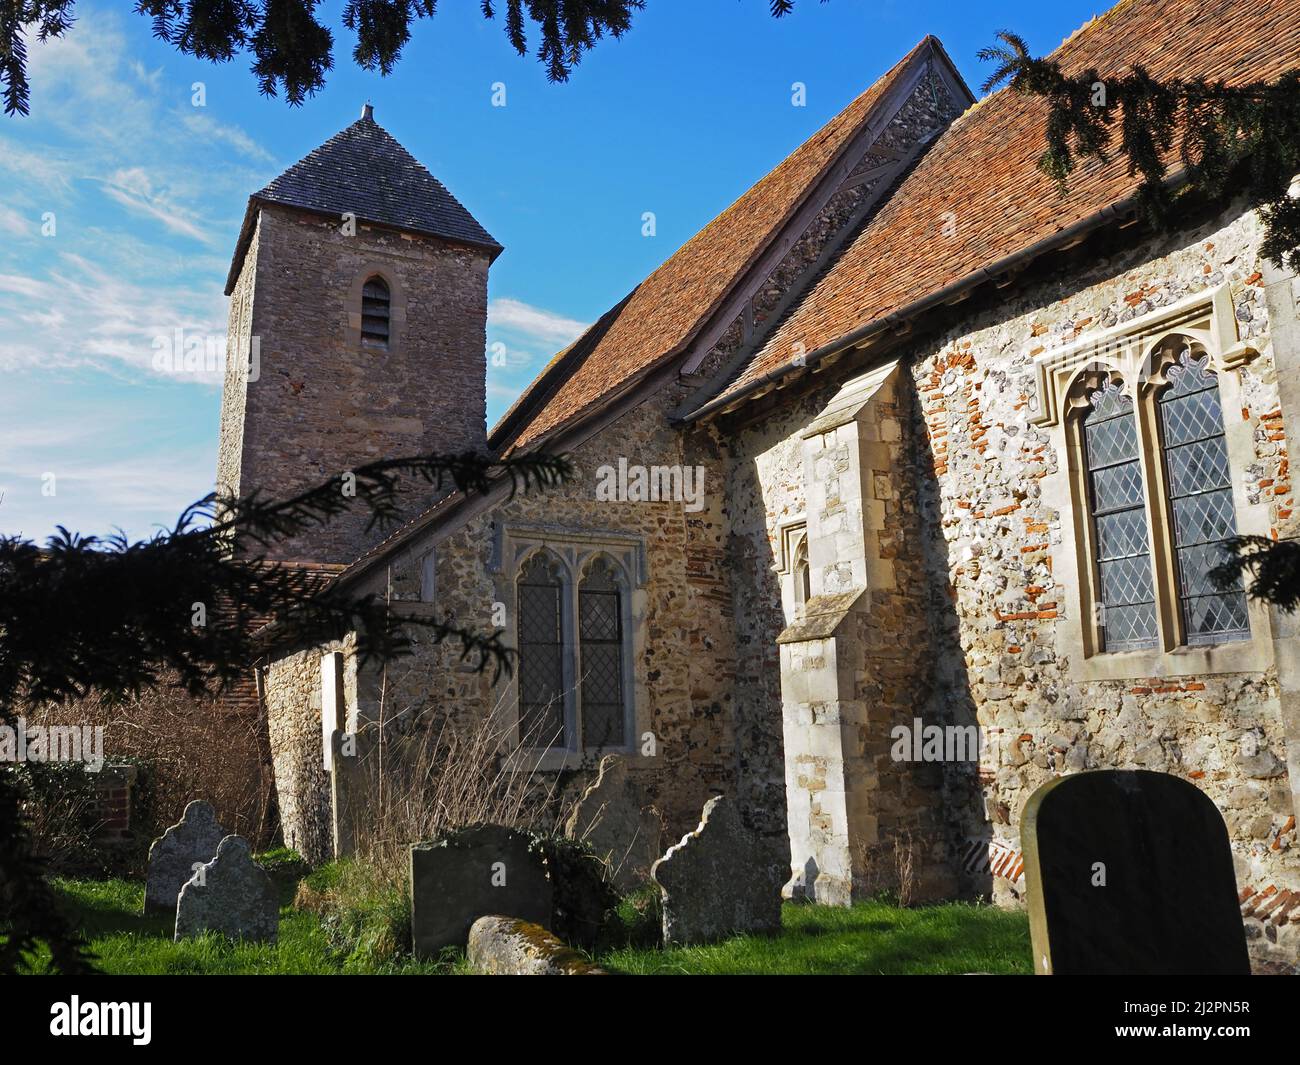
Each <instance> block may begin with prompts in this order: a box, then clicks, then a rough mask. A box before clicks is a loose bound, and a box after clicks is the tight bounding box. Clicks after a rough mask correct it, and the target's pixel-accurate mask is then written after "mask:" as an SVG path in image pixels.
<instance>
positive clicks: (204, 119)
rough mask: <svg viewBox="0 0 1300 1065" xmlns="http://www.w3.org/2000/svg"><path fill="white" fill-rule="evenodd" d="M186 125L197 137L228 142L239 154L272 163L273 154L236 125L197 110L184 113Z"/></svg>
mask: <svg viewBox="0 0 1300 1065" xmlns="http://www.w3.org/2000/svg"><path fill="white" fill-rule="evenodd" d="M183 121H184V123H185V125H186V127H187V128H188V129H189V130H190V131H191V132H192V133H194V135H195V136H198V137H207V138H208V139H210V140H214V141H220V142H221V143H223V144H228V145H230V147H232V148H234V149H235V151H237V152H239V154H240V155H243V156H245V157H246V158H248V159H253V160H255V161H256V162H259V163H274V162H275V156H273V155H272V154H271V153H270V152H268V151H267V150H266V149H265V148H263V147H262V146H261V145H260V144H258V143H257V141H255V140H253V138H252V137H250V136H249V135H248V134H247V133H245V132H244V131H243V130H242V129H240V128H239V127H238V126H232V125H228V124H227V123H225V122H218V121H217V120H216V119H215V118H213V117H212V116H211V115H205V114H203V113H201V112H199V111H195V112H194V113H193V114H190V115H186V116H185V118H184V120H183Z"/></svg>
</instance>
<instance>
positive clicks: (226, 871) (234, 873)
mask: <svg viewBox="0 0 1300 1065" xmlns="http://www.w3.org/2000/svg"><path fill="white" fill-rule="evenodd" d="M279 931H280V900H279V897H278V895H277V893H276V890H275V884H274V883H273V882H272V881H271V877H270V875H269V874H268V873H267V871H266V870H265V869H263V868H262V867H261V866H260V865H258V864H257V863H256V862H255V861H253V854H252V851H250V850H249V847H248V840H246V839H244V837H243V836H227V837H226V838H225V839H223V840H222V841H221V843H220V844H219V845H218V846H217V853H216V856H215V857H214V858H213V859H212V860H211V861H210V862H207V863H205V864H204V865H202V866H200V867H199V868H198V869H196V870H195V871H194V875H193V876H192V877H190V879H189V880H187V881H186V882H185V886H184V887H182V888H181V894H180V898H178V899H177V900H176V939H177V940H178V941H179V940H181V939H184V938H185V937H186V936H197V935H201V934H202V933H203V932H220V933H221V934H222V935H225V936H229V937H230V938H231V939H247V940H252V941H254V942H264V941H269V942H272V943H273V942H275V939H276V936H277V935H278V934H279Z"/></svg>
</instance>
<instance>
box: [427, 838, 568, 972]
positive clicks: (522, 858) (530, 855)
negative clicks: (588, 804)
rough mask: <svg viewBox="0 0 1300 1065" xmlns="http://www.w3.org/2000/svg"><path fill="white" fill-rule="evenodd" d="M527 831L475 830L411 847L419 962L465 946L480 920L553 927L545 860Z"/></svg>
mask: <svg viewBox="0 0 1300 1065" xmlns="http://www.w3.org/2000/svg"><path fill="white" fill-rule="evenodd" d="M529 844H530V839H529V837H528V836H527V835H526V834H525V833H523V832H517V831H515V830H514V829H511V828H504V827H502V826H500V825H475V826H472V827H470V828H466V829H462V830H461V831H459V832H454V833H452V834H450V835H448V836H446V837H444V838H442V839H439V840H435V841H434V842H432V843H417V844H415V845H413V846H412V847H411V936H412V939H413V940H414V945H415V953H416V954H417V955H418V956H419V957H423V958H431V957H436V956H437V954H438V952H439V951H440V950H442V949H443V948H444V947H453V946H454V947H463V946H465V944H466V942H467V941H468V939H469V930H470V926H471V925H473V923H474V922H475V921H476V920H478V919H479V918H480V917H486V916H490V915H493V914H501V915H504V916H507V917H518V918H520V919H521V920H524V921H530V922H532V923H533V924H539V925H542V926H543V927H549V926H550V925H551V923H552V921H551V905H552V898H553V895H552V889H551V881H550V878H549V877H548V876H547V869H546V861H545V859H544V858H543V857H542V856H541V855H540V854H539V853H537V852H535V851H533V850H531V849H530V847H529Z"/></svg>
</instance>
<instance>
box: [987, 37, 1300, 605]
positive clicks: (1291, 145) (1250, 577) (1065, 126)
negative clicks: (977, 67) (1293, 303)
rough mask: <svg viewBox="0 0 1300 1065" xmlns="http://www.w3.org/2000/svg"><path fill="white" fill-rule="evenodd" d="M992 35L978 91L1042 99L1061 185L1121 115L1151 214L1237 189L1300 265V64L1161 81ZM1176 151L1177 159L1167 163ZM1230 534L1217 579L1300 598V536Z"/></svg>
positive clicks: (1049, 150) (1104, 154)
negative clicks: (1063, 61)
mask: <svg viewBox="0 0 1300 1065" xmlns="http://www.w3.org/2000/svg"><path fill="white" fill-rule="evenodd" d="M998 39H999V42H1000V43H999V44H997V45H994V46H991V47H988V48H984V49H981V51H980V53H979V56H980V58H981V59H983V60H985V61H987V62H993V63H996V64H997V67H996V68H995V69H994V71H993V73H992V74H991V75H990V76H989V78H988V80H987V81H986V82H985V84H984V86H983V88H984V91H985V92H988V91H989V90H991V89H993V88H995V87H997V86H999V85H1001V84H1003V83H1004V82H1009V83H1010V89H1011V91H1012V92H1016V93H1022V94H1025V95H1033V96H1041V97H1043V98H1044V99H1045V100H1046V101H1047V103H1048V108H1049V109H1048V114H1047V128H1046V141H1047V144H1046V147H1045V148H1044V149H1043V153H1042V155H1041V156H1040V157H1039V160H1038V166H1039V168H1040V169H1041V170H1042V171H1043V172H1044V173H1046V174H1049V175H1051V176H1052V177H1053V178H1054V179H1055V180H1056V181H1057V183H1058V185H1059V186H1060V188H1061V190H1062V191H1063V192H1066V191H1068V189H1069V179H1070V175H1071V174H1072V173H1073V172H1074V170H1075V168H1076V167H1077V166H1078V164H1079V163H1080V162H1081V161H1082V160H1086V159H1096V160H1099V161H1101V162H1105V161H1107V160H1108V159H1109V156H1110V152H1111V151H1112V141H1113V139H1114V138H1113V134H1114V130H1115V126H1116V124H1118V126H1119V134H1120V136H1119V151H1120V152H1121V153H1122V154H1123V155H1124V156H1126V157H1127V159H1128V172H1129V174H1130V175H1140V176H1141V179H1142V180H1141V185H1140V187H1139V196H1140V199H1141V202H1142V203H1143V205H1144V206H1145V208H1146V213H1147V216H1148V218H1149V220H1150V221H1151V222H1153V223H1155V224H1157V225H1160V226H1165V227H1168V226H1170V225H1172V224H1173V223H1174V222H1175V220H1176V217H1177V207H1178V201H1179V197H1180V196H1181V195H1184V194H1186V193H1187V192H1194V193H1197V194H1200V195H1202V196H1204V197H1207V198H1209V199H1211V200H1217V199H1219V198H1221V197H1223V196H1224V195H1226V194H1228V193H1229V192H1242V193H1245V194H1246V195H1247V196H1248V197H1249V198H1250V199H1251V200H1252V201H1253V202H1256V203H1259V204H1261V209H1260V213H1261V216H1262V217H1263V220H1264V226H1265V234H1264V239H1263V241H1262V242H1261V246H1260V251H1261V253H1262V254H1263V255H1264V256H1265V257H1266V258H1268V259H1270V260H1271V261H1272V262H1273V263H1274V264H1276V265H1277V266H1279V267H1282V268H1286V269H1290V270H1293V271H1300V199H1297V198H1296V197H1295V196H1292V195H1291V194H1290V192H1289V190H1290V188H1291V185H1292V182H1293V181H1294V180H1295V177H1296V175H1297V174H1300V69H1296V70H1291V71H1289V72H1288V73H1286V74H1283V75H1282V77H1280V78H1279V79H1278V80H1277V81H1274V82H1264V81H1252V82H1247V83H1243V84H1238V85H1229V84H1227V83H1226V82H1224V81H1209V80H1207V79H1205V78H1174V79H1171V80H1167V81H1157V80H1156V79H1154V78H1152V77H1151V75H1150V74H1149V73H1148V72H1147V71H1146V70H1145V69H1143V68H1142V67H1134V68H1133V69H1132V70H1131V71H1130V72H1129V73H1127V74H1106V75H1103V74H1101V73H1100V72H1099V71H1097V70H1096V69H1095V68H1090V69H1088V70H1084V71H1082V72H1080V73H1078V74H1074V75H1067V74H1065V73H1064V72H1063V71H1062V70H1061V67H1060V64H1059V63H1056V62H1055V61H1053V60H1048V59H1035V58H1034V57H1032V56H1031V55H1030V54H1029V48H1028V46H1027V45H1026V44H1025V41H1024V39H1023V38H1021V37H1019V36H1017V35H1016V34H1014V33H1011V32H1009V31H1003V32H1002V33H999V34H998ZM1175 157H1176V158H1177V159H1179V161H1180V162H1181V164H1182V171H1181V173H1180V174H1175V175H1170V174H1169V163H1170V160H1171V159H1172V158H1175ZM1226 546H1227V558H1226V559H1225V560H1224V561H1223V562H1222V563H1220V564H1219V565H1218V566H1216V567H1215V568H1214V569H1213V570H1211V571H1210V577H1211V579H1212V580H1213V581H1214V582H1215V583H1216V584H1217V585H1219V587H1221V588H1232V587H1238V586H1239V582H1245V583H1246V587H1247V592H1248V593H1249V594H1250V595H1251V596H1252V597H1253V598H1256V599H1261V600H1263V601H1265V602H1268V603H1272V604H1274V605H1275V606H1277V607H1279V608H1280V609H1282V610H1285V611H1287V612H1291V611H1294V610H1295V609H1296V608H1297V607H1300V544H1297V543H1296V542H1295V541H1290V540H1283V541H1274V540H1270V539H1267V538H1265V537H1261V536H1242V537H1236V538H1235V539H1233V540H1231V541H1229V542H1228V544H1227V545H1226Z"/></svg>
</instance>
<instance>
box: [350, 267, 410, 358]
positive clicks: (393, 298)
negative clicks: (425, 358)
mask: <svg viewBox="0 0 1300 1065" xmlns="http://www.w3.org/2000/svg"><path fill="white" fill-rule="evenodd" d="M372 277H377V278H379V279H380V280H382V281H383V282H384V284H386V285H387V286H388V344H387V346H386V347H382V348H381V347H379V346H378V345H374V344H365V343H363V342H362V340H361V300H362V296H361V292H362V289H364V288H365V285H366V282H367V281H369V280H370V279H371V278H372ZM347 311H348V321H347V346H348V350H350V351H360V352H365V353H366V354H369V355H385V356H388V355H395V354H397V353H398V352H399V351H400V350H401V343H402V334H403V333H404V332H405V331H406V329H405V327H406V290H405V289H404V288H403V287H402V284H401V282H400V281H399V280H398V277H397V273H396V271H394V270H393V268H392V266H390V265H388V264H387V263H381V262H377V261H374V260H370V261H367V262H365V263H363V264H362V265H361V266H360V267H359V268H358V270H357V272H356V274H355V276H354V277H353V279H352V284H351V286H349V288H348V297H347Z"/></svg>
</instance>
